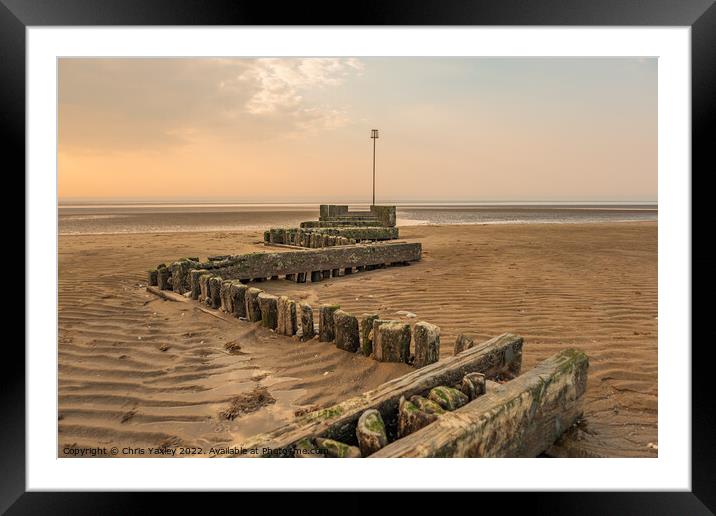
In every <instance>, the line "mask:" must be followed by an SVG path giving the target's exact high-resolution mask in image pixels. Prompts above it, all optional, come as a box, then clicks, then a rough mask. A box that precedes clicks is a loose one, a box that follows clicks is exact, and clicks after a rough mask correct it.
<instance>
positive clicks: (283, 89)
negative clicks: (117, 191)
mask: <svg viewBox="0 0 716 516" xmlns="http://www.w3.org/2000/svg"><path fill="white" fill-rule="evenodd" d="M362 71H363V65H362V63H361V62H360V61H359V60H357V59H353V58H346V59H343V58H260V59H248V58H231V59H229V58H195V59H194V58H193V59H63V60H61V61H60V75H59V77H60V81H59V82H60V88H59V141H60V147H61V148H62V149H64V150H73V151H83V152H107V151H112V150H118V151H128V150H129V151H132V150H134V151H146V150H154V151H157V152H161V149H164V148H166V147H167V146H177V145H183V144H187V143H190V142H192V141H196V140H197V139H201V138H211V139H223V138H231V139H237V138H238V139H242V140H256V139H267V138H279V137H282V136H292V137H295V136H296V135H300V134H301V133H302V132H312V131H320V130H331V129H335V128H338V127H342V126H344V125H346V124H348V123H350V118H349V116H348V114H347V113H348V108H347V107H346V106H342V105H332V104H331V103H330V102H326V101H323V100H321V101H318V100H310V99H316V98H319V99H323V98H325V95H322V94H317V92H323V93H325V91H324V90H327V89H331V88H337V87H339V86H341V85H343V84H344V83H345V82H346V81H348V80H350V78H351V77H354V76H356V75H358V74H360V73H362Z"/></svg>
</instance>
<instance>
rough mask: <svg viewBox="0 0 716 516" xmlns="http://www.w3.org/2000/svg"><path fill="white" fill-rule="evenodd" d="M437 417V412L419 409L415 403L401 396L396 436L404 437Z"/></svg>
mask: <svg viewBox="0 0 716 516" xmlns="http://www.w3.org/2000/svg"><path fill="white" fill-rule="evenodd" d="M437 418H438V416H437V414H431V413H428V412H425V411H423V410H420V408H419V407H417V406H416V405H415V404H413V403H412V402H410V401H407V400H406V399H405V397H404V396H401V397H400V401H399V403H398V438H401V437H405V436H406V435H409V434H412V433H413V432H416V431H417V430H420V429H421V428H423V427H425V426H428V425H429V424H430V423H432V422H433V421H435V420H436V419H437Z"/></svg>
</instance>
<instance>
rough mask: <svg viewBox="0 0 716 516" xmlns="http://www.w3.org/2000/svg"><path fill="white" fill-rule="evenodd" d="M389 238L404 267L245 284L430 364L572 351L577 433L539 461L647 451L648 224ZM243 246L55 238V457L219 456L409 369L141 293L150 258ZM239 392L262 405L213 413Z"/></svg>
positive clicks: (245, 235) (244, 246) (252, 242)
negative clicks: (381, 326)
mask: <svg viewBox="0 0 716 516" xmlns="http://www.w3.org/2000/svg"><path fill="white" fill-rule="evenodd" d="M297 217H298V215H297ZM304 219H305V218H304ZM265 222H266V221H264V220H261V221H259V223H258V224H265ZM400 231H401V239H402V240H407V241H419V242H421V243H422V245H423V259H422V260H421V261H420V262H418V263H414V264H412V265H410V266H404V267H393V268H388V269H382V270H375V271H370V272H363V273H360V274H354V275H351V276H347V277H340V278H332V279H327V280H324V281H322V282H319V283H316V284H311V283H306V284H296V283H292V282H287V281H285V280H277V281H271V282H264V283H262V284H261V285H260V286H261V288H263V289H265V290H267V291H269V292H271V293H276V294H290V295H291V296H292V297H293V298H294V299H297V300H299V299H300V300H308V301H309V302H310V303H312V304H318V303H324V302H334V303H339V304H340V305H341V306H342V307H343V308H344V309H346V310H348V311H350V312H354V313H358V314H360V313H364V312H377V313H379V314H380V315H381V316H384V317H386V318H392V319H400V318H402V319H403V320H405V321H407V322H414V321H418V320H425V321H428V322H431V323H434V324H437V325H438V326H440V328H441V332H442V336H441V356H443V357H444V356H449V355H451V354H452V352H453V343H454V340H455V337H456V335H457V334H458V333H461V332H470V333H475V334H477V335H479V336H480V337H481V338H483V339H485V340H486V339H488V338H490V337H492V336H495V335H498V334H501V333H504V332H513V333H517V334H519V335H522V336H524V338H525V344H524V362H523V370H527V369H529V368H530V367H532V366H534V365H535V364H536V363H537V362H539V361H540V360H543V359H545V358H547V357H548V356H550V355H552V354H554V353H556V352H557V351H559V350H560V349H563V348H565V347H571V346H573V347H577V348H580V349H582V350H584V351H585V352H586V353H587V355H588V356H589V359H590V370H589V387H588V391H587V394H586V398H585V403H584V422H583V423H581V424H580V425H579V427H578V428H576V429H574V430H573V431H571V432H570V433H569V434H568V435H567V436H566V437H565V438H563V439H562V441H561V442H560V443H558V445H557V446H555V447H554V450H552V454H554V455H567V456H586V457H655V456H656V455H657V451H656V449H655V447H654V446H653V445H651V443H657V322H658V321H657V308H658V307H657V224H656V222H620V223H589V224H582V223H577V224H495V225H480V224H473V225H423V226H410V227H401V228H400ZM261 240H262V231H261V230H259V229H255V230H254V229H252V230H243V231H214V232H201V231H195V232H185V233H182V232H172V233H168V232H163V233H141V234H94V235H87V234H84V235H67V234H62V235H61V236H60V237H59V322H58V323H59V357H58V360H59V364H58V366H59V416H58V418H59V421H58V430H59V442H58V446H59V449H58V454H59V455H60V456H63V455H66V453H65V452H64V450H65V449H66V448H68V447H69V448H71V447H83V446H118V447H123V446H128V447H157V446H164V447H171V446H177V445H183V446H201V447H202V448H204V449H209V448H210V447H212V446H216V447H220V446H226V445H231V444H234V443H237V442H240V441H241V440H242V439H244V438H246V437H248V436H250V435H252V434H255V433H257V432H262V431H266V430H269V429H271V428H274V427H276V426H278V425H280V424H281V423H283V422H286V421H289V420H291V419H292V418H293V417H295V415H294V414H295V413H296V411H299V412H300V411H301V410H310V409H312V408H316V407H324V406H327V405H330V404H333V403H335V402H338V401H341V400H344V399H346V398H347V397H350V396H352V395H356V394H359V393H361V392H363V391H365V390H367V389H371V388H373V387H376V386H377V385H379V384H381V383H382V382H385V381H386V380H388V379H390V378H394V377H396V376H399V375H402V374H404V373H406V372H408V371H410V370H411V368H410V367H409V366H407V365H405V364H388V363H378V362H376V361H374V360H371V359H368V358H365V357H362V356H359V355H353V354H351V353H347V352H344V351H340V350H337V349H336V348H335V347H334V346H333V345H330V344H327V343H320V342H318V341H309V342H300V341H298V339H296V338H289V337H282V336H278V335H276V334H274V333H272V332H271V331H269V330H267V329H265V328H260V327H259V326H258V325H255V324H251V323H248V322H242V321H239V320H237V319H230V318H221V317H217V316H215V315H211V314H209V313H206V312H204V311H200V310H198V309H197V305H196V303H177V302H170V301H165V300H162V299H159V298H157V297H156V296H154V295H151V294H149V293H147V292H146V290H145V287H146V270H147V269H148V268H150V267H155V266H156V265H157V264H158V263H162V262H171V261H172V260H174V259H176V258H178V257H181V256H200V257H202V258H205V257H206V256H208V255H220V254H239V253H244V252H251V251H265V250H266V247H265V246H264V245H263V244H262V243H261ZM272 250H275V249H272ZM398 311H408V312H412V313H414V314H416V315H417V317H416V318H415V319H411V318H405V317H403V316H401V315H398V314H396V312H398ZM217 314H218V312H217ZM227 344H229V348H231V351H229V350H228V349H227ZM231 344H238V347H237V346H236V345H234V346H233V347H232V346H231ZM263 388H265V390H262V389H263ZM256 389H259V391H256ZM252 392H254V393H255V392H261V393H263V397H262V398H261V400H263V401H262V402H261V403H259V404H258V405H257V406H256V407H254V408H255V409H256V410H253V411H248V412H247V413H243V414H238V415H236V417H234V418H233V419H231V418H227V417H225V413H226V410H227V407H230V406H231V404H232V400H235V399H236V398H237V397H238V396H241V395H242V394H246V393H252Z"/></svg>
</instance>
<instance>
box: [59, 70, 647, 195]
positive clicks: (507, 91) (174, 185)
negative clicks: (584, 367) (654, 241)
mask: <svg viewBox="0 0 716 516" xmlns="http://www.w3.org/2000/svg"><path fill="white" fill-rule="evenodd" d="M58 90H59V91H58V102H59V120H58V194H59V197H60V202H82V201H103V200H104V201H110V200H126V201H129V200H133V201H165V202H172V201H176V202H190V201H195V202H200V201H204V202H252V203H253V202H288V203H300V202H324V203H331V202H333V203H337V202H354V203H357V202H370V199H371V191H372V185H371V181H372V164H373V141H372V140H371V139H370V132H371V129H373V128H377V129H379V130H380V137H379V139H378V140H377V141H376V186H375V187H376V202H378V203H380V202H420V201H424V202H500V201H502V202H510V201H530V202H539V201H544V202H549V201H559V202H570V201H575V202H590V201H591V202H600V201H611V202H655V201H656V199H657V59H656V58H456V57H455V58H454V57H437V58H434V57H430V58H424V57H418V58H406V57H387V58H376V57H368V58H362V57H360V58H191V59H183V58H182V59H163V58H162V59H157V58H145V59H111V58H110V59H108V58H102V59H84V58H82V59H78V58H72V59H60V61H59V88H58Z"/></svg>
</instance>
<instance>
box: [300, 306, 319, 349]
mask: <svg viewBox="0 0 716 516" xmlns="http://www.w3.org/2000/svg"><path fill="white" fill-rule="evenodd" d="M298 308H299V310H300V311H301V340H309V339H312V338H313V336H314V335H315V334H316V332H315V330H314V329H313V309H312V308H311V305H309V304H308V303H305V302H302V303H299V304H298Z"/></svg>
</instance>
